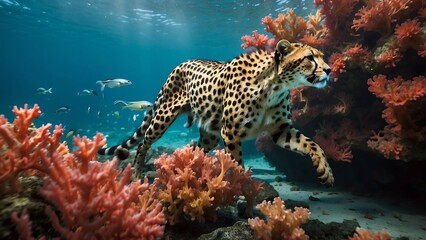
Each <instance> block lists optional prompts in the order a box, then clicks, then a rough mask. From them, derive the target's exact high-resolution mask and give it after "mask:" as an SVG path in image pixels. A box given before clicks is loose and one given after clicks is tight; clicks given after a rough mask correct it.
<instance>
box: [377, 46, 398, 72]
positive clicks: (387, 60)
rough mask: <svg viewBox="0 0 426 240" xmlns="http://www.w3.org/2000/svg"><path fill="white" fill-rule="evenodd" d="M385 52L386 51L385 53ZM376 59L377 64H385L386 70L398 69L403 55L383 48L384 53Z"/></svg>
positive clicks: (380, 52)
mask: <svg viewBox="0 0 426 240" xmlns="http://www.w3.org/2000/svg"><path fill="white" fill-rule="evenodd" d="M383 50H384V51H383ZM378 52H379V54H378V55H377V56H376V57H375V59H376V62H377V63H381V64H385V67H386V68H390V67H396V63H397V62H399V61H401V58H402V57H401V55H400V54H399V52H398V51H397V50H396V49H392V48H388V47H383V48H382V51H378Z"/></svg>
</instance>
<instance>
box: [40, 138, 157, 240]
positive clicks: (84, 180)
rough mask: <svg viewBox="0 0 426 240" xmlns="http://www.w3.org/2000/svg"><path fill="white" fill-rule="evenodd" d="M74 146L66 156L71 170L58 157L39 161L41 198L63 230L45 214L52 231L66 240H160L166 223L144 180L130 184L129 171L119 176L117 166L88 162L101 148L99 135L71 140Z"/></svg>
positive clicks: (151, 190) (114, 164)
mask: <svg viewBox="0 0 426 240" xmlns="http://www.w3.org/2000/svg"><path fill="white" fill-rule="evenodd" d="M74 143H75V145H76V146H77V151H75V152H74V153H73V155H72V156H65V157H66V158H68V165H71V166H72V167H67V166H66V163H65V161H63V159H62V158H61V157H59V156H58V157H56V156H55V155H53V156H52V157H50V158H48V157H42V159H43V161H46V165H48V164H49V165H50V167H49V174H48V176H49V177H46V178H45V181H44V185H43V188H42V189H41V193H42V195H43V196H44V197H45V198H46V199H47V200H48V201H49V202H52V203H53V204H54V205H55V206H56V208H57V209H58V210H59V211H60V212H61V216H62V220H63V225H62V224H61V221H60V220H59V217H58V216H57V215H56V213H55V212H54V211H53V210H52V209H50V208H48V209H47V213H48V215H49V216H50V218H51V220H52V223H53V226H54V227H55V229H56V230H57V231H58V232H59V233H60V234H61V235H62V236H63V237H65V238H68V239H69V238H77V239H92V238H103V239H105V238H129V237H138V236H145V237H147V238H153V239H159V238H161V237H162V235H163V231H164V226H163V225H164V224H165V217H164V214H163V213H162V206H161V203H159V202H158V201H157V200H153V191H154V189H153V188H152V187H151V188H150V187H149V185H148V179H145V181H144V183H141V182H140V181H136V182H131V181H130V179H131V176H132V170H131V167H130V165H128V166H127V168H126V169H125V170H124V171H123V172H122V173H121V171H119V170H116V166H117V160H112V161H107V162H104V163H101V162H97V161H92V160H96V154H97V150H98V149H99V148H101V147H102V146H103V145H104V144H105V139H104V138H103V136H102V135H101V134H97V135H96V136H95V138H94V141H90V140H89V139H87V138H85V137H84V138H80V137H76V138H74ZM70 163H71V164H70ZM118 179H119V180H118ZM141 199H142V201H141Z"/></svg>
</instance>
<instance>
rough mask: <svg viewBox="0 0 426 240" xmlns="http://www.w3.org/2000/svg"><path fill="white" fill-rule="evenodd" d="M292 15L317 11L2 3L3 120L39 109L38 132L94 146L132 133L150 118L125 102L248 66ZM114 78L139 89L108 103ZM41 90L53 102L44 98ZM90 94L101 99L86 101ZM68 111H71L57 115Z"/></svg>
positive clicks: (260, 2) (231, 4) (179, 1)
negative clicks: (271, 23)
mask: <svg viewBox="0 0 426 240" xmlns="http://www.w3.org/2000/svg"><path fill="white" fill-rule="evenodd" d="M287 8H293V9H295V10H296V12H297V14H299V15H308V14H309V13H313V12H315V11H316V9H315V8H314V7H313V3H312V1H307V2H305V1H288V0H287V1H283V0H281V1H270V0H267V1H265V0H249V1H244V2H242V1H199V0H191V1H183V0H176V1H172V0H162V1H156V0H152V1H146V0H132V1H131V0H120V1H118V0H114V1H111V0H97V1H93V0H92V1H63V0H37V1H29V0H27V1H23V0H0V29H1V37H0V66H1V76H0V79H1V89H0V113H1V114H5V115H6V116H7V118H8V119H9V120H12V119H13V114H12V113H11V111H10V110H11V109H12V107H13V106H14V105H17V106H20V107H22V106H23V105H24V104H25V103H28V104H29V105H30V106H32V105H33V104H35V103H37V104H39V105H40V107H41V109H42V111H43V112H44V116H43V117H41V118H40V119H38V120H37V121H36V124H43V123H48V122H50V123H53V124H62V125H63V126H65V131H68V130H70V129H80V130H79V133H80V134H82V135H89V136H90V135H93V133H95V132H96V131H102V132H108V131H109V132H111V131H113V132H115V133H117V131H121V132H123V133H125V132H130V131H132V130H134V129H136V128H137V126H138V125H139V124H140V121H141V118H142V114H143V113H141V112H134V111H129V110H121V109H120V108H119V107H117V106H114V104H113V102H114V101H115V100H118V99H120V100H125V101H139V100H147V101H151V102H152V101H154V100H155V97H156V95H157V93H158V91H159V89H160V88H161V86H162V84H163V83H164V82H165V80H166V79H167V76H168V74H169V73H170V72H171V71H172V69H173V68H174V67H175V66H176V65H178V64H179V63H180V62H182V61H186V60H188V59H211V60H220V61H228V60H230V59H232V58H233V57H235V56H238V55H239V54H241V53H243V52H244V50H243V49H242V48H241V47H240V45H241V43H242V41H241V36H243V35H246V34H251V32H252V31H253V30H260V31H261V32H262V29H263V25H262V24H261V19H262V18H263V17H264V16H266V15H271V16H272V17H276V16H277V14H278V13H281V12H283V11H285V10H286V9H287ZM108 78H125V79H129V80H131V81H132V83H133V84H132V85H131V86H126V87H122V88H114V89H110V88H107V89H105V91H104V98H102V96H101V95H102V94H101V91H100V86H99V84H96V81H98V80H104V79H108ZM39 87H43V88H46V89H47V88H53V94H51V95H39V94H36V92H35V90H36V89H37V88H39ZM83 89H94V90H95V91H97V93H98V94H99V96H98V97H93V96H77V92H78V91H81V90H83ZM61 106H68V107H70V108H71V111H70V112H69V113H66V114H60V115H59V114H54V111H55V110H56V109H58V108H59V107H61ZM88 107H90V108H91V113H90V114H88V113H87V109H88ZM116 111H118V113H119V115H120V117H119V118H118V117H117V116H116V115H117V114H113V113H114V112H116ZM98 112H100V114H101V115H100V116H99V117H98ZM134 114H139V117H138V118H137V120H136V121H133V115H134ZM178 125H179V127H181V126H182V125H181V124H178Z"/></svg>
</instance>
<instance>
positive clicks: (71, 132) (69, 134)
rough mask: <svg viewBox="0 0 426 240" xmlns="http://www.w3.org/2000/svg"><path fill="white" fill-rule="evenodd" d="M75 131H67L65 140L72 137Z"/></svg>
mask: <svg viewBox="0 0 426 240" xmlns="http://www.w3.org/2000/svg"><path fill="white" fill-rule="evenodd" d="M75 131H76V130H75V129H70V130H69V131H68V133H67V135H65V139H68V138H70V137H71V136H72V135H74V133H75Z"/></svg>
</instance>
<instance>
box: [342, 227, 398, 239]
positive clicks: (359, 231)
mask: <svg viewBox="0 0 426 240" xmlns="http://www.w3.org/2000/svg"><path fill="white" fill-rule="evenodd" d="M348 239H349V240H390V239H391V236H390V234H389V233H388V232H386V231H382V232H374V233H371V232H370V231H368V230H367V229H364V228H359V227H358V228H356V233H355V234H354V235H353V236H352V237H349V238H348Z"/></svg>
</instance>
